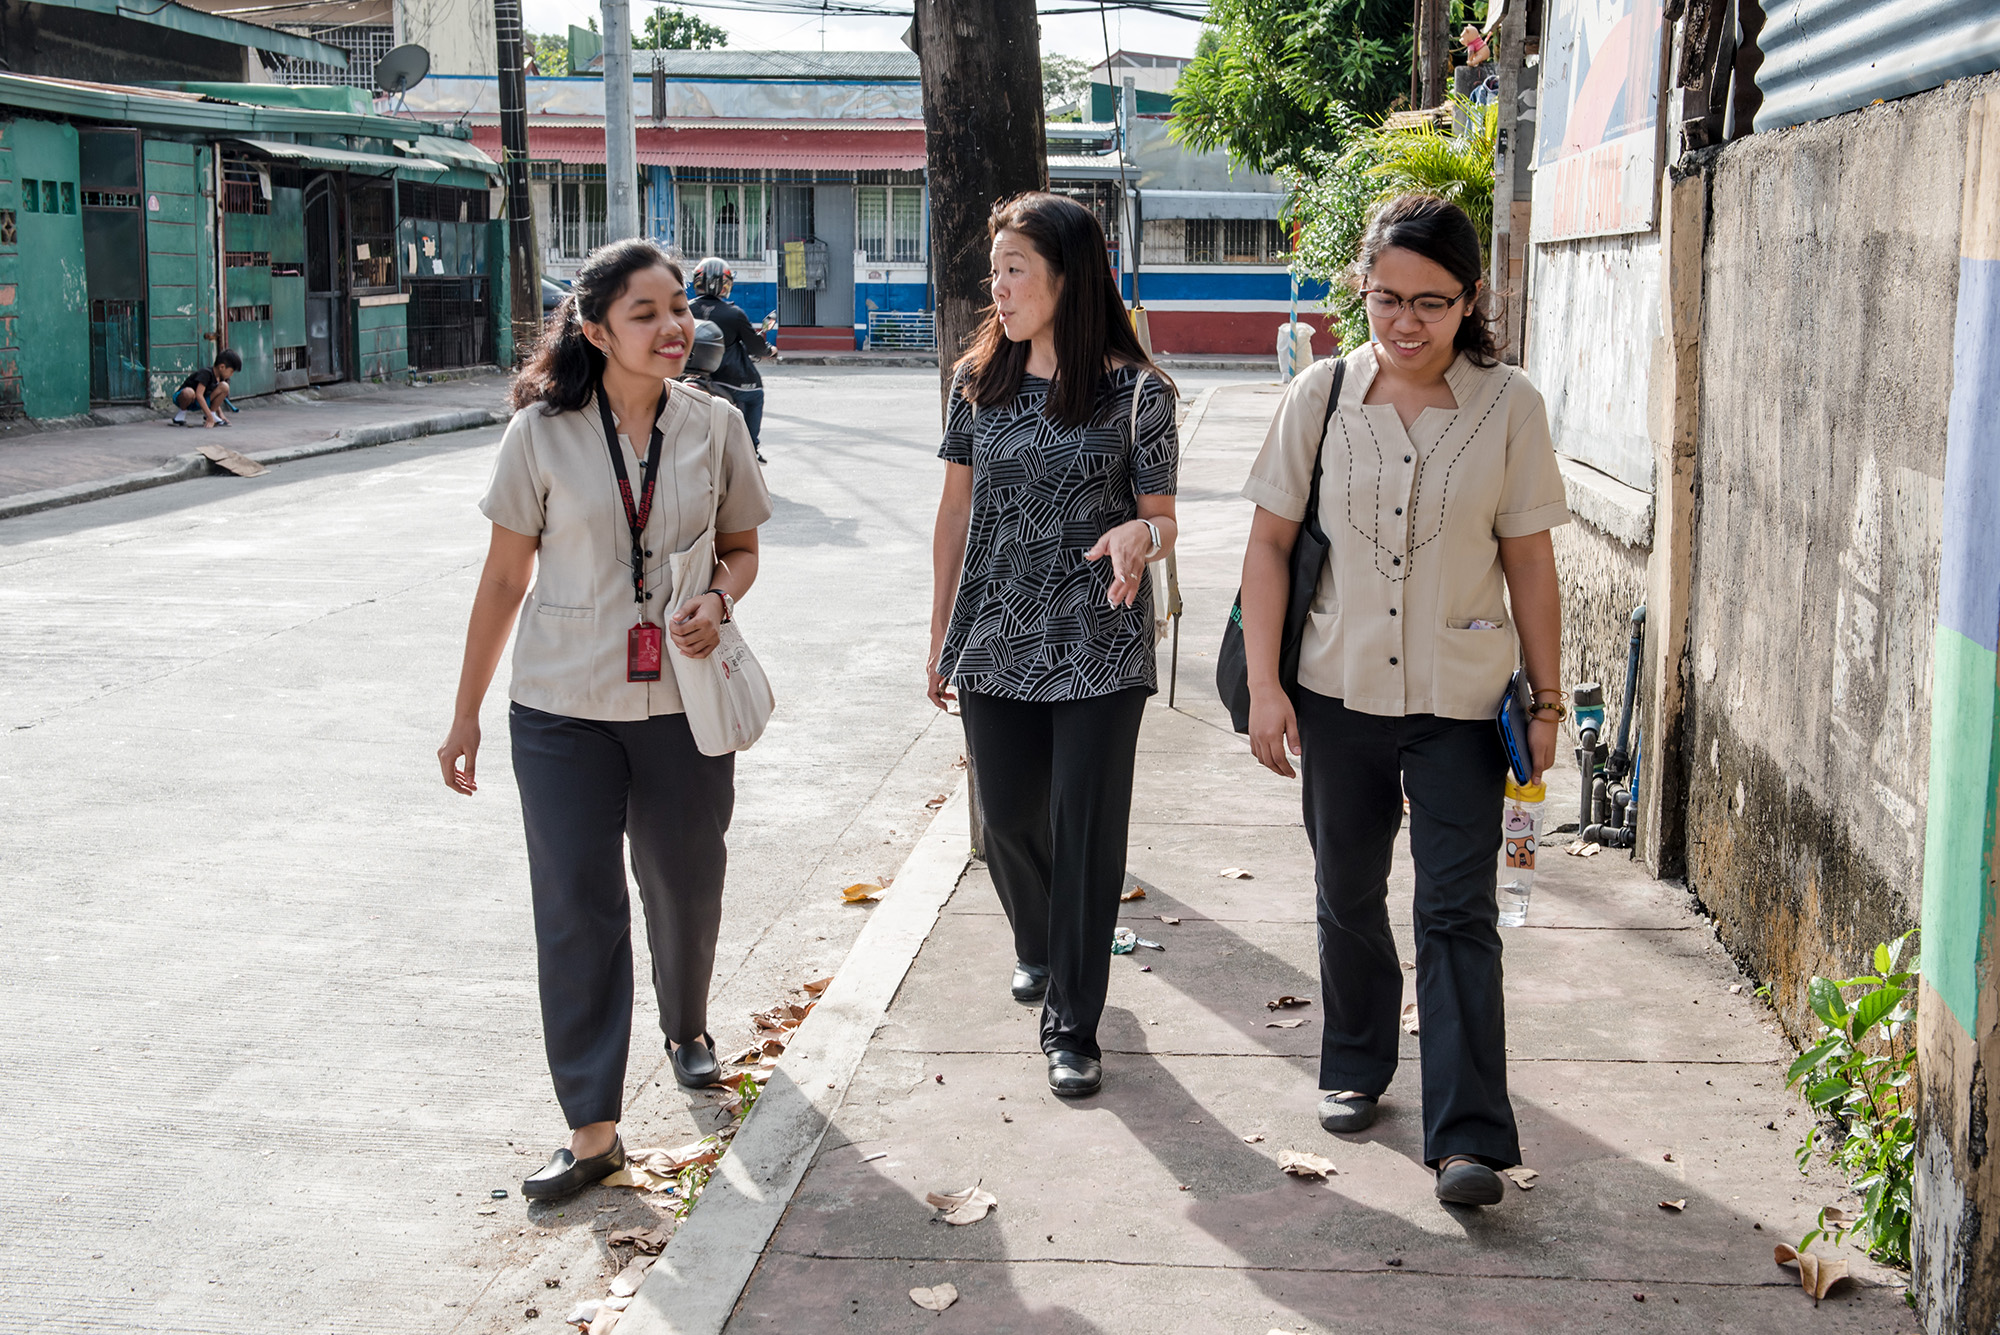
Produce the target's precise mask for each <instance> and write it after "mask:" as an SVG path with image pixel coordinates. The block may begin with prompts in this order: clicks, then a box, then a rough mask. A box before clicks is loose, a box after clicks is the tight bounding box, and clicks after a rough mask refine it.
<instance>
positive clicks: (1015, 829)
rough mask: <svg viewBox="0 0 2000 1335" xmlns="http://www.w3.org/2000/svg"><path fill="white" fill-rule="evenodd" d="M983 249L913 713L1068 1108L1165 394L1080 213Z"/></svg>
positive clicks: (1126, 797) (1026, 212)
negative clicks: (926, 687)
mask: <svg viewBox="0 0 2000 1335" xmlns="http://www.w3.org/2000/svg"><path fill="white" fill-rule="evenodd" d="M987 230H988V232H989V234H990V235H991V237H992V242H993V278H992V286H993V305H992V307H991V308H990V309H989V310H988V311H987V314H986V320H985V323H984V324H982V325H981V326H980V328H979V331H978V332H977V333H976V334H974V336H973V338H972V343H971V350H970V351H969V352H967V353H966V355H965V356H964V357H963V358H961V359H960V361H959V363H958V367H957V369H956V372H955V374H954V377H953V384H952V394H951V403H950V407H949V410H948V413H947V419H946V425H945V438H944V447H943V448H942V449H940V450H939V451H938V456H939V457H940V458H942V459H943V460H944V461H945V485H944V497H943V499H942V500H941V501H940V503H939V505H938V518H937V530H936V534H935V537H934V538H933V541H932V548H931V559H932V569H933V587H934V598H933V603H932V610H931V655H930V698H931V702H932V703H933V704H935V705H937V707H938V708H940V709H944V708H946V707H948V702H949V701H951V700H952V699H954V698H956V699H957V700H958V702H959V707H960V709H961V711H962V712H963V714H964V716H965V735H966V743H967V746H968V747H969V748H970V750H971V752H972V764H973V767H974V768H975V769H976V770H977V771H978V774H979V798H980V812H981V815H982V817H983V819H984V829H985V836H986V840H985V841H986V861H987V865H988V867H990V868H991V869H992V873H993V883H994V886H995V888H996V889H997V890H998V891H999V893H1000V902H1001V904H1002V905H1003V906H1004V907H1005V908H1006V910H1007V920H1008V922H1009V923H1010V924H1011V925H1012V926H1013V929H1014V953H1015V961H1016V963H1015V966H1014V984H1013V990H1014V996H1015V998H1016V1000H1019V1001H1021V1002H1023V1003H1033V1002H1037V1001H1040V1002H1042V1003H1043V1004H1042V1050H1043V1052H1045V1053H1046V1054H1047V1055H1048V1061H1049V1088H1050V1089H1052V1090H1054V1091H1055V1092H1056V1093H1057V1094H1060V1095H1063V1096H1065V1097H1069V1098H1076V1097H1081V1096H1083V1095H1086V1094H1092V1093H1095V1092H1096V1091H1097V1088H1098V1085H1099V1084H1100V1082H1101V1080H1102V1074H1101V1070H1100V1067H1099V1058H1100V1057H1101V1055H1102V1054H1101V1053H1100V1051H1099V1049H1098V1046H1097V1022H1098V1018H1099V1016H1100V1015H1102V1014H1103V1011H1104V996H1105V990H1106V988H1107V987H1108V986H1109V985H1110V977H1111V953H1110V952H1111V937H1112V933H1113V932H1114V931H1115V930H1116V928H1117V925H1118V896H1119V894H1120V892H1121V891H1123V889H1124V887H1125V839H1126V827H1127V825H1128V823H1129V820H1130V817H1131V810H1132V761H1133V756H1134V753H1135V752H1136V750H1137V749H1138V743H1139V723H1140V719H1141V717H1142V715H1143V713H1144V711H1145V704H1146V697H1147V696H1149V695H1151V694H1152V693H1153V692H1154V690H1155V681H1156V680H1157V672H1156V670H1155V666H1154V657H1153V646H1154V643H1155V635H1154V631H1153V602H1152V590H1151V586H1150V582H1149V581H1148V580H1147V578H1146V564H1147V562H1149V561H1157V560H1159V559H1160V558H1162V557H1164V556H1165V555H1166V553H1167V552H1168V551H1169V550H1170V549H1171V548H1172V547H1173V543H1174V537H1175V533H1176V529H1175V524H1174V475H1175V470H1176V467H1177V465H1178V462H1179V435H1178V431H1177V428H1176V424H1175V411H1174V408H1175V391H1174V387H1173V384H1172V382H1171V381H1169V380H1168V379H1167V377H1166V376H1165V375H1164V374H1162V373H1161V371H1160V369H1159V368H1158V367H1156V366H1154V365H1153V363H1152V360H1151V359H1150V358H1149V357H1148V356H1147V355H1146V352H1145V350H1144V349H1143V348H1142V347H1140V345H1139V341H1138V339H1137V338H1136V337H1134V336H1133V333H1132V325H1131V322H1130V320H1129V318H1128V317H1127V315H1126V313H1125V308H1124V305H1123V303H1122V302H1121V301H1120V299H1119V295H1118V287H1117V282H1116V279H1115V276H1114V275H1113V274H1112V272H1111V268H1110V266H1109V265H1108V264H1107V263H1106V262H1105V242H1104V232H1103V229H1102V228H1100V227H1099V226H1098V224H1097V219H1096V218H1095V217H1093V216H1092V215H1091V213H1090V211H1089V210H1087V209H1085V208H1083V207H1082V206H1081V205H1079V204H1077V203H1076V202H1075V201H1074V200H1070V199H1066V198H1064V197H1062V196H1060V195H1049V194H1026V195H1019V196H1016V197H1015V198H1013V199H1010V200H1006V201H1004V202H1002V203H1001V204H999V205H997V206H996V207H995V208H994V210H993V215H992V217H991V219H990V220H989V222H988V224H987ZM953 687H956V688H957V690H956V694H955V695H954V692H953V690H952V688H953Z"/></svg>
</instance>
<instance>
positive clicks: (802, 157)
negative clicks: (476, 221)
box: [472, 125, 924, 171]
mask: <svg viewBox="0 0 2000 1335" xmlns="http://www.w3.org/2000/svg"><path fill="white" fill-rule="evenodd" d="M638 141H639V144H638V148H639V161H640V162H641V163H643V164H645V165H647V166H650V167H735V168H744V169H751V170H754V169H757V168H761V167H769V168H777V169H789V170H795V171H811V170H819V171H922V170H923V167H924V132H923V131H922V130H910V129H895V130H822V129H812V130H779V129H761V130H740V129H721V130H718V129H707V128H701V129H668V128H656V127H653V126H641V127H640V128H639V131H638ZM472 142H473V143H474V144H476V145H478V146H479V147H480V148H481V149H484V150H485V151H486V152H487V153H488V154H490V155H493V156H496V157H497V156H499V155H500V153H501V148H500V129H499V127H498V126H495V125H481V126H476V127H474V129H473V131H472ZM528 156H529V157H530V158H532V159H534V160H536V161H538V162H550V161H553V162H572V163H602V162H603V161H604V131H603V129H602V128H601V127H599V126H594V125H593V126H588V127H585V126H540V125H531V126H529V127H528Z"/></svg>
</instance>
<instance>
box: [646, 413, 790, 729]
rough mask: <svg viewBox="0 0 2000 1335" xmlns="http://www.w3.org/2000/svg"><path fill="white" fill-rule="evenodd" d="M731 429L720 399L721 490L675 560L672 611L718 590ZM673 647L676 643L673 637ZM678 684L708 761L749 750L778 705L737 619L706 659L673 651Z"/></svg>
mask: <svg viewBox="0 0 2000 1335" xmlns="http://www.w3.org/2000/svg"><path fill="white" fill-rule="evenodd" d="M728 424H729V409H728V407H727V406H726V405H724V403H723V402H722V399H721V398H720V397H711V398H710V399H709V404H708V448H709V473H708V475H709V477H711V478H713V479H714V480H715V482H716V484H717V485H716V487H714V488H712V489H711V490H710V492H709V500H710V504H709V509H708V530H707V531H706V532H705V533H703V534H702V535H701V536H700V537H699V538H697V539H695V543H694V546H692V547H690V548H688V549H687V550H686V551H684V552H676V553H675V554H674V555H673V558H672V567H671V568H672V571H673V581H674V598H673V606H674V607H675V608H676V609H678V608H680V607H682V606H684V605H685V604H686V603H687V600H688V599H690V598H693V597H695V596H696V595H698V594H701V593H705V592H706V591H708V590H709V589H711V588H713V587H714V586H715V513H716V507H717V506H719V505H720V504H721V501H722V495H721V490H720V483H721V481H722V448H723V439H724V433H725V431H726V430H727V428H728ZM668 644H669V645H670V646H671V645H673V638H672V637H671V636H669V637H668ZM668 657H669V659H670V660H671V661H672V663H673V665H674V684H675V685H676V686H678V687H680V692H681V707H682V708H683V709H685V710H686V711H687V720H688V729H689V731H691V732H692V733H693V734H694V744H695V747H696V749H698V750H699V751H700V752H701V753H702V754H703V755H705V756H721V755H728V754H729V753H730V752H731V751H743V750H747V749H748V748H749V747H750V745H751V744H752V743H753V742H755V741H756V740H757V739H758V738H759V737H761V736H763V735H764V725H765V724H767V723H769V722H770V721H771V711H772V710H773V709H775V708H777V703H778V702H777V700H776V698H775V697H773V696H772V694H771V679H770V678H769V677H767V676H765V675H764V667H763V665H762V664H761V663H759V662H758V661H757V656H756V655H755V654H753V653H751V652H750V646H749V645H748V644H746V643H745V642H744V639H743V632H742V631H741V630H738V629H737V626H736V622H735V621H734V620H733V619H732V620H730V621H725V622H724V623H723V624H722V642H721V643H720V644H718V645H716V646H715V648H714V649H713V650H712V651H711V652H710V653H709V654H708V656H707V657H706V658H689V657H688V656H687V655H686V654H684V653H682V652H681V651H680V649H679V647H678V646H673V647H672V648H670V650H669V653H668Z"/></svg>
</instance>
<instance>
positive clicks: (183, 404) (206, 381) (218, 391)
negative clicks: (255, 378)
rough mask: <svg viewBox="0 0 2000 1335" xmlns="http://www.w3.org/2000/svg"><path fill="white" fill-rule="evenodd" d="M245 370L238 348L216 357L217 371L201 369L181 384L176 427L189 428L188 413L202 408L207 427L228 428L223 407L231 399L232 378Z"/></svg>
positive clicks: (176, 408)
mask: <svg viewBox="0 0 2000 1335" xmlns="http://www.w3.org/2000/svg"><path fill="white" fill-rule="evenodd" d="M242 369H243V354H242V353H240V352H238V351H237V350H236V349H234V348H224V349H223V350H222V351H221V352H220V353H218V354H216V358H215V366H214V368H213V369H211V368H208V367H199V368H197V369H196V370H195V372H194V374H193V375H190V376H189V377H188V378H187V379H185V380H183V381H181V387H180V388H179V389H178V390H176V391H174V408H175V412H174V425H175V426H186V425H187V424H188V420H187V419H188V409H190V408H199V409H200V410H201V416H202V423H201V424H202V425H203V426H228V425H229V419H228V418H226V417H224V416H223V415H222V405H223V403H224V402H225V401H227V400H228V398H229V377H230V376H232V375H235V374H236V373H237V372H238V371H240V370H242Z"/></svg>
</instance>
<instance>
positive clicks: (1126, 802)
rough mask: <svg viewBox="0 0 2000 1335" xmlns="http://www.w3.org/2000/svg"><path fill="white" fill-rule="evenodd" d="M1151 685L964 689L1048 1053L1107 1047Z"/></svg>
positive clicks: (982, 803)
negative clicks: (1038, 978)
mask: <svg viewBox="0 0 2000 1335" xmlns="http://www.w3.org/2000/svg"><path fill="white" fill-rule="evenodd" d="M1148 694H1150V692H1149V691H1147V689H1146V688H1145V687H1143V686H1134V687H1132V688H1130V689H1128V690H1123V691H1119V692H1117V693H1116V694H1113V695H1100V696H1096V697H1094V698H1092V699H1088V700H1065V701H1060V702H1056V703H1051V704H1029V703H1026V702H1024V701H1020V700H1009V699H1005V698H1003V697H1001V696H997V695H977V694H974V693H973V692H971V691H960V692H959V693H958V698H959V705H960V708H961V709H962V710H963V711H964V714H965V740H966V745H967V746H968V747H969V748H970V749H971V752H972V763H973V766H974V767H975V768H976V769H977V770H978V771H979V814H980V819H981V821H982V822H983V828H984V829H985V832H986V865H987V867H988V868H989V869H991V871H992V873H993V885H994V887H995V889H997V890H998V891H999V892H1000V904H1001V906H1002V907H1003V908H1005V909H1006V910H1007V921H1008V923H1009V924H1011V925H1012V927H1013V929H1014V955H1015V958H1016V959H1018V960H1019V961H1020V962H1021V963H1023V964H1034V965H1040V966H1043V967H1045V968H1047V969H1048V971H1049V993H1048V997H1047V999H1046V1000H1045V1001H1044V1002H1043V1004H1042V1051H1044V1052H1055V1051H1057V1050H1059V1049H1060V1050H1066V1051H1069V1052H1080V1053H1082V1054H1083V1055H1084V1056H1086V1057H1099V1056H1102V1055H1103V1054H1102V1053H1101V1052H1100V1051H1099V1050H1098V1046H1097V1022H1098V1020H1099V1018H1100V1017H1101V1016H1102V1015H1103V1014H1104V994H1105V992H1106V991H1107V990H1108V989H1109V987H1110V986H1111V936H1112V933H1114V932H1115V931H1117V930H1118V896H1119V895H1120V894H1121V893H1123V891H1124V889H1125V839H1126V832H1127V829H1128V827H1129V826H1130V824H1131V819H1132V761H1133V757H1134V755H1135V754H1136V752H1137V751H1138V749H1139V723H1140V720H1141V719H1142V718H1144V716H1145V712H1146V697H1147V695H1148ZM1496 819H1497V817H1496Z"/></svg>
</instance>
